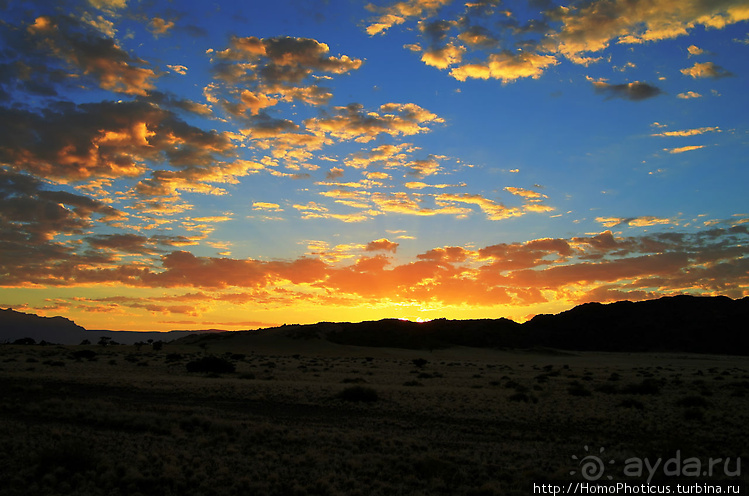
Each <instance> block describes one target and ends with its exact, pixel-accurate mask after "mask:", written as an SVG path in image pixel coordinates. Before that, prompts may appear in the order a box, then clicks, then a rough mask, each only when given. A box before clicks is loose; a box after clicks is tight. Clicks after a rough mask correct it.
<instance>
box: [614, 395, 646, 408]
mask: <svg viewBox="0 0 749 496" xmlns="http://www.w3.org/2000/svg"><path fill="white" fill-rule="evenodd" d="M618 406H620V407H622V408H636V409H637V410H644V409H645V405H643V404H642V401H639V400H636V399H634V398H626V399H623V400H622V401H621V402H620V403H619V405H618Z"/></svg>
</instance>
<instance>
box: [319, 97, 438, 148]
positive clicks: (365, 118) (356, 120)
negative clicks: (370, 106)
mask: <svg viewBox="0 0 749 496" xmlns="http://www.w3.org/2000/svg"><path fill="white" fill-rule="evenodd" d="M331 113H332V115H331V116H330V117H314V118H311V119H308V120H306V121H305V125H306V127H307V129H308V130H310V131H311V132H312V133H315V134H327V135H330V136H332V137H334V138H337V139H340V140H355V141H357V142H359V143H366V142H369V141H372V140H374V139H375V138H376V137H377V136H378V135H380V134H386V135H390V136H409V135H413V134H419V133H424V132H427V131H429V128H428V127H427V126H428V125H431V124H439V123H443V122H444V120H443V119H442V118H440V117H438V116H437V115H436V114H433V113H431V112H429V111H428V110H425V109H423V108H421V107H419V106H418V105H416V104H413V103H405V104H397V103H387V104H384V105H381V106H380V108H379V113H378V112H371V111H370V112H366V111H364V107H363V105H361V104H350V105H347V106H346V107H334V108H333V109H332V112H331Z"/></svg>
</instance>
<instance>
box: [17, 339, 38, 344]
mask: <svg viewBox="0 0 749 496" xmlns="http://www.w3.org/2000/svg"><path fill="white" fill-rule="evenodd" d="M13 344H22V345H31V344H36V340H35V339H34V338H21V339H16V340H15V341H13Z"/></svg>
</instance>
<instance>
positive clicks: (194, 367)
mask: <svg viewBox="0 0 749 496" xmlns="http://www.w3.org/2000/svg"><path fill="white" fill-rule="evenodd" d="M235 370H236V367H235V366H234V364H233V363H231V362H230V361H228V360H226V359H223V358H219V357H215V356H207V357H203V358H199V359H197V360H193V361H192V362H189V363H188V364H187V371H188V372H205V373H213V374H230V373H232V372H234V371H235Z"/></svg>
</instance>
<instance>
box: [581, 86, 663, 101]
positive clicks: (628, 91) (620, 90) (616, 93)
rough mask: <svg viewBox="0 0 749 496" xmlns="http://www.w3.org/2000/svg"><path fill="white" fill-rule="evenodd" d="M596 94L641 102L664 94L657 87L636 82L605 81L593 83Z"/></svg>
mask: <svg viewBox="0 0 749 496" xmlns="http://www.w3.org/2000/svg"><path fill="white" fill-rule="evenodd" d="M593 88H594V89H595V91H596V93H603V94H606V95H608V98H623V99H625V100H632V101H640V100H646V99H648V98H653V97H654V96H658V95H660V94H661V93H662V92H661V90H660V89H659V88H658V87H656V86H651V85H649V84H647V83H642V82H640V81H635V82H633V83H624V84H609V83H606V82H604V81H593Z"/></svg>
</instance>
